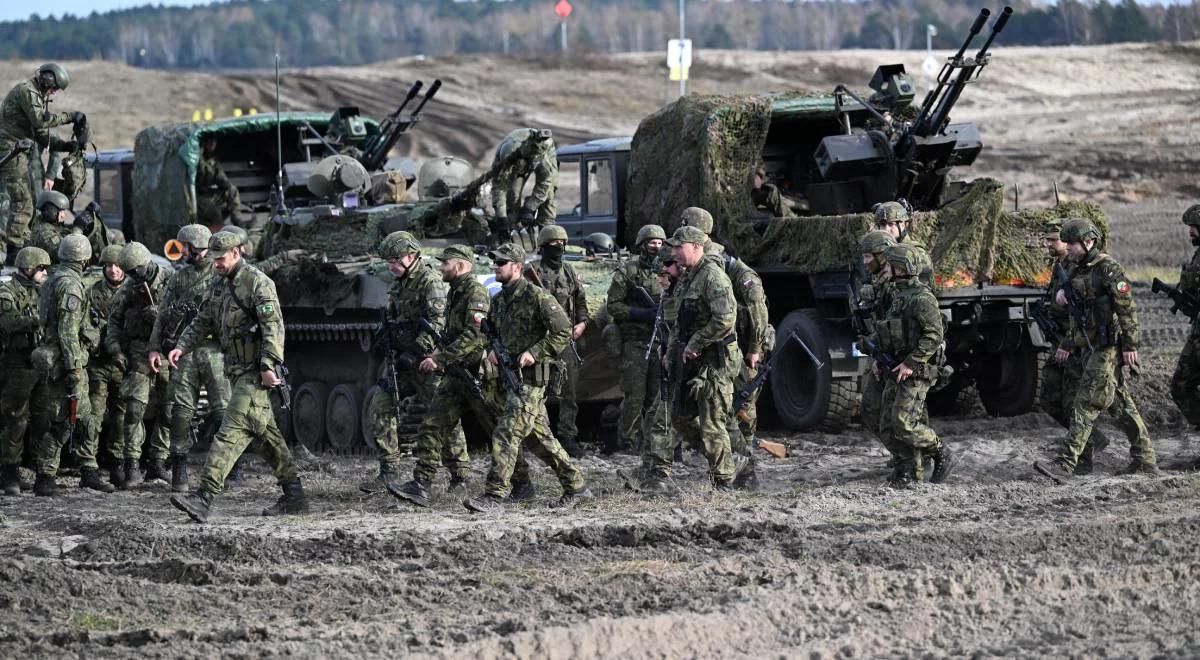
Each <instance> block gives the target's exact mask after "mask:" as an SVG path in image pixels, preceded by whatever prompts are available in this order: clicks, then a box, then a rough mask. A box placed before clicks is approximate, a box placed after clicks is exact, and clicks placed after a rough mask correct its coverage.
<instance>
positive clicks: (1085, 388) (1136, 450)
mask: <svg viewBox="0 0 1200 660" xmlns="http://www.w3.org/2000/svg"><path fill="white" fill-rule="evenodd" d="M1119 360H1120V355H1119V354H1118V353H1117V349H1116V348H1114V347H1110V348H1100V349H1096V350H1094V351H1092V352H1091V354H1090V355H1085V356H1084V357H1083V358H1082V360H1081V362H1080V367H1079V379H1078V386H1077V387H1076V389H1075V397H1074V399H1073V401H1072V405H1071V426H1070V429H1069V430H1068V431H1067V439H1066V442H1065V443H1064V445H1063V448H1062V453H1061V454H1060V455H1059V461H1060V462H1061V463H1062V464H1063V467H1065V468H1067V469H1068V470H1074V469H1075V466H1076V465H1078V463H1079V458H1080V456H1082V455H1083V452H1084V450H1085V449H1087V447H1088V444H1089V442H1090V440H1091V438H1092V430H1093V429H1094V427H1095V424H1096V418H1098V417H1099V416H1100V413H1102V412H1104V411H1106V410H1107V411H1108V413H1109V414H1110V415H1112V416H1113V418H1114V419H1115V420H1116V422H1117V426H1118V427H1120V429H1121V430H1122V431H1123V432H1124V433H1125V437H1127V438H1128V439H1129V454H1130V456H1132V457H1133V458H1134V459H1136V460H1139V461H1141V462H1143V463H1149V464H1154V463H1155V462H1156V461H1157V459H1156V457H1155V455H1154V443H1153V442H1152V441H1151V440H1150V432H1149V431H1148V430H1147V429H1146V423H1145V422H1144V421H1142V415H1141V413H1139V412H1138V409H1137V405H1136V404H1135V403H1134V401H1133V396H1132V395H1130V393H1129V389H1128V387H1126V385H1125V380H1124V374H1123V372H1122V371H1121V369H1120V366H1119V364H1118V361H1119Z"/></svg>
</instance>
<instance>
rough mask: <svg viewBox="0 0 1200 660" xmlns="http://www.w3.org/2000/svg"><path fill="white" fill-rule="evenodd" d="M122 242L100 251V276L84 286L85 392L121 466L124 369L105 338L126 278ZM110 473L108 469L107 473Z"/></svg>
mask: <svg viewBox="0 0 1200 660" xmlns="http://www.w3.org/2000/svg"><path fill="white" fill-rule="evenodd" d="M122 247H123V246H121V245H109V246H108V247H106V248H104V250H102V251H101V252H100V266H101V268H103V269H104V270H103V276H102V277H101V278H100V279H98V280H96V281H95V282H93V283H92V285H91V286H89V287H88V288H87V291H86V294H87V303H88V310H89V311H88V315H89V318H90V320H91V325H92V333H93V334H94V337H93V339H94V343H92V344H91V345H90V348H91V353H90V355H89V356H88V367H87V373H88V392H89V395H90V396H91V404H92V414H93V415H95V417H96V425H97V426H98V427H99V430H98V433H99V434H100V438H101V445H104V444H105V443H104V439H105V438H107V449H108V454H109V457H110V458H111V459H113V461H114V467H113V469H114V470H116V469H117V467H116V466H120V468H121V469H122V470H123V469H124V465H122V464H121V463H122V461H123V460H124V458H125V457H124V456H122V455H121V453H119V452H123V451H124V447H125V440H124V437H125V400H124V399H122V398H121V384H122V383H124V382H125V371H124V370H123V369H122V368H121V366H120V365H118V364H117V362H116V360H115V356H114V355H112V354H111V353H109V352H108V345H107V343H106V342H105V341H104V338H105V335H106V334H107V333H108V314H109V312H110V311H112V306H113V302H114V301H115V300H116V297H117V291H119V290H120V288H121V284H122V283H123V282H124V281H125V271H123V270H121V249H122ZM109 476H110V477H111V476H112V475H111V473H110V475H109Z"/></svg>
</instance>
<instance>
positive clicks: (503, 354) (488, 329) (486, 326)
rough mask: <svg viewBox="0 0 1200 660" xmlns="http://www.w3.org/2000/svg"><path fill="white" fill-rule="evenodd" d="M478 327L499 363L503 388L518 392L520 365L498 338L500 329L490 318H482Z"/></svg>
mask: <svg viewBox="0 0 1200 660" xmlns="http://www.w3.org/2000/svg"><path fill="white" fill-rule="evenodd" d="M480 329H482V330H483V334H484V335H485V336H487V340H488V348H490V349H492V353H494V354H495V355H496V362H498V363H499V364H500V375H501V376H502V377H503V378H504V388H505V389H507V390H508V391H509V392H512V393H513V394H520V393H521V367H520V365H519V364H517V360H516V358H514V357H513V356H512V353H509V352H508V349H507V348H505V347H504V342H503V341H502V340H501V339H500V329H499V328H497V327H496V326H495V325H494V324H492V322H491V320H490V319H484V320H483V323H482V324H481V326H480Z"/></svg>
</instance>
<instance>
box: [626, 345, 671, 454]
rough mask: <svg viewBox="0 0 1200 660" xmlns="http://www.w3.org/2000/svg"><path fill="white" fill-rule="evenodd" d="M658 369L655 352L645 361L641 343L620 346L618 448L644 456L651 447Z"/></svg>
mask: <svg viewBox="0 0 1200 660" xmlns="http://www.w3.org/2000/svg"><path fill="white" fill-rule="evenodd" d="M661 371H662V365H661V364H660V363H659V360H658V353H657V351H655V352H653V353H651V355H650V359H646V344H645V342H639V341H632V340H630V339H626V340H625V341H624V342H623V343H622V344H621V366H620V374H621V411H620V416H619V417H618V418H617V437H618V438H619V439H620V443H621V446H624V447H633V448H635V449H636V450H638V452H639V453H642V454H646V453H649V452H650V451H651V448H652V447H653V445H654V442H655V440H654V415H655V408H656V406H657V404H658V394H659V392H658V385H659V378H660V374H661Z"/></svg>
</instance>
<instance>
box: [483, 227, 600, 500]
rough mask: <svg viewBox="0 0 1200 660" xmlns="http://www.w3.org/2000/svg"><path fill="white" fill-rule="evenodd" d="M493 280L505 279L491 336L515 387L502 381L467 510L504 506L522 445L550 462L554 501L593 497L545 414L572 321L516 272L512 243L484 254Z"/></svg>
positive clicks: (520, 253) (520, 257) (521, 253)
mask: <svg viewBox="0 0 1200 660" xmlns="http://www.w3.org/2000/svg"><path fill="white" fill-rule="evenodd" d="M488 256H490V257H491V259H492V261H493V263H494V267H495V272H496V281H497V282H499V283H500V284H501V285H503V288H502V289H501V291H500V293H499V294H497V295H496V299H495V300H494V301H493V304H492V307H491V310H490V311H489V312H488V323H489V325H490V326H491V328H493V332H494V333H495V338H498V343H499V344H500V345H501V346H503V347H504V349H505V351H506V352H507V353H508V354H509V355H510V356H511V357H512V358H513V360H514V361H515V362H516V364H515V365H513V366H514V367H515V368H516V373H515V376H516V378H517V379H518V380H519V381H520V382H519V388H516V389H510V388H509V387H507V386H506V387H505V389H504V393H503V405H502V406H501V407H500V415H499V419H498V421H497V423H496V428H495V430H494V431H493V432H492V467H491V470H490V471H489V472H488V478H487V485H486V487H485V489H484V494H483V495H482V496H480V497H472V498H469V499H467V500H466V501H464V502H463V505H464V506H466V507H467V508H468V509H470V510H471V511H476V512H485V511H491V510H497V509H502V508H503V507H504V505H503V500H504V498H505V497H506V496H508V494H509V492H510V491H511V489H512V485H511V480H512V479H513V474H514V471H517V472H520V471H521V470H520V466H519V465H518V462H519V461H518V459H519V457H520V454H521V449H522V446H524V447H525V448H527V449H528V450H529V451H531V452H533V454H534V455H536V456H537V457H538V458H540V459H541V460H542V461H543V462H544V463H546V465H548V466H550V469H552V470H553V471H554V473H555V475H556V476H557V477H558V480H559V483H561V484H562V488H563V494H562V497H561V498H559V505H560V506H568V505H573V504H576V503H579V502H582V501H586V500H590V499H592V498H593V495H592V492H591V491H590V490H588V489H587V488H586V487H585V486H584V482H583V475H582V474H580V472H579V470H578V469H577V468H576V467H575V466H574V465H573V464H572V463H571V459H570V457H569V456H567V453H566V451H564V450H563V448H562V445H560V444H559V443H558V440H556V439H555V438H554V435H553V434H552V433H551V432H550V429H549V427H548V420H547V418H546V403H545V396H546V392H545V390H546V384H547V383H548V382H549V380H550V377H551V374H550V370H551V369H552V368H553V366H554V364H555V362H556V361H557V360H558V356H559V354H560V353H562V351H563V350H564V349H566V347H567V342H568V341H569V339H570V336H571V322H570V320H568V318H567V315H566V313H565V312H564V311H563V309H562V307H561V306H559V304H558V301H556V300H555V299H554V297H553V296H551V295H550V294H549V293H546V292H545V291H543V290H542V289H540V288H539V287H537V286H534V285H533V284H531V283H530V282H529V281H528V280H526V279H525V278H523V277H521V273H522V271H523V270H524V267H525V250H523V249H522V248H521V247H520V246H517V245H514V244H512V243H507V244H505V245H501V246H500V247H499V248H496V249H495V250H493V251H492V252H490V253H489V254H488ZM488 361H489V362H490V363H491V364H492V365H493V366H496V367H498V368H503V367H502V366H501V365H500V361H499V356H498V355H497V353H496V350H494V349H493V350H490V351H489V352H488Z"/></svg>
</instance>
